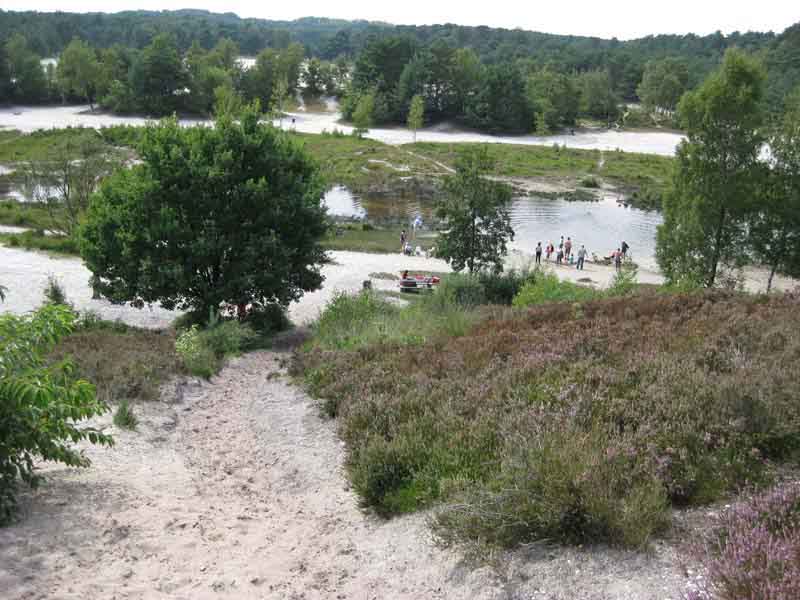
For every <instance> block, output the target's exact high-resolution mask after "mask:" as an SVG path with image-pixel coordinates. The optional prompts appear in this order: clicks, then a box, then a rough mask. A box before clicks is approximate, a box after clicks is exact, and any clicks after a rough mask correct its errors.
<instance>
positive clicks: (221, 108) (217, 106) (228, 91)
mask: <svg viewBox="0 0 800 600" xmlns="http://www.w3.org/2000/svg"><path fill="white" fill-rule="evenodd" d="M243 108H244V105H243V103H242V97H241V96H240V95H239V92H237V91H236V90H235V89H233V87H231V86H230V85H221V86H219V87H218V88H216V89H215V90H214V116H215V117H222V116H227V117H233V118H236V117H238V116H239V114H240V113H241V112H242V109H243Z"/></svg>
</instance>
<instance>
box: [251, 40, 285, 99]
mask: <svg viewBox="0 0 800 600" xmlns="http://www.w3.org/2000/svg"><path fill="white" fill-rule="evenodd" d="M279 72H280V71H279V65H278V52H277V51H275V50H272V49H270V48H268V49H266V50H264V51H262V52H259V54H258V56H256V64H255V65H253V67H252V68H251V69H250V70H249V71H247V72H246V73H245V74H244V77H243V81H242V86H243V93H244V97H245V98H246V99H247V100H248V101H253V100H258V101H259V104H260V105H261V108H262V109H264V110H265V111H269V110H270V108H271V107H272V102H273V91H274V87H275V84H276V82H277V81H278V80H279V79H283V80H286V78H285V77H280V75H279ZM286 85H287V89H288V85H289V84H288V80H287V83H286Z"/></svg>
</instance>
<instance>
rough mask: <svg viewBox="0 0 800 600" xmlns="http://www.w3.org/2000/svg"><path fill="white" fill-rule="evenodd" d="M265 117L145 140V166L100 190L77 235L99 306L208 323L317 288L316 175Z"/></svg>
mask: <svg viewBox="0 0 800 600" xmlns="http://www.w3.org/2000/svg"><path fill="white" fill-rule="evenodd" d="M259 116H260V109H259V107H258V106H257V105H254V106H250V107H248V108H246V109H245V110H244V111H243V112H242V114H241V115H240V117H239V120H238V121H235V120H233V119H232V118H231V117H230V116H227V115H225V116H222V117H221V118H219V119H218V120H217V121H216V126H215V127H213V128H212V127H192V128H183V127H180V126H179V125H178V123H177V122H176V121H175V120H174V119H169V120H166V121H163V122H161V123H159V124H157V125H152V126H149V127H148V128H147V130H146V131H145V132H144V134H143V139H142V141H141V144H140V147H139V153H140V156H141V159H142V164H140V165H137V166H134V167H133V168H131V169H128V170H122V171H119V172H117V173H116V174H115V175H114V176H113V177H111V178H110V179H109V180H107V181H106V182H105V183H104V184H103V185H102V187H101V189H100V191H99V192H98V193H97V194H96V195H95V196H94V198H93V201H92V204H91V206H90V209H89V213H88V217H87V220H86V224H85V225H84V227H83V228H82V236H81V237H82V239H81V252H82V255H83V257H84V260H85V261H86V264H87V266H88V267H89V269H90V270H91V271H92V273H94V275H95V277H96V278H97V279H98V280H99V282H98V285H97V288H98V291H100V293H101V294H103V295H104V296H106V297H108V298H109V299H111V300H112V301H117V302H131V303H134V304H137V305H142V304H143V303H154V302H158V303H160V304H161V305H162V306H163V307H165V308H169V309H172V308H179V309H189V310H193V311H195V312H196V313H197V314H200V315H208V314H209V311H216V310H217V309H218V308H219V306H220V304H222V303H228V304H233V305H243V304H250V303H253V304H267V303H278V304H281V305H283V306H285V305H287V304H288V303H289V302H291V301H293V300H296V299H298V298H299V297H300V296H301V295H302V294H303V292H306V291H310V290H315V289H317V288H319V287H320V285H321V283H322V275H321V273H320V266H321V265H322V264H323V263H325V262H326V257H325V253H324V251H323V249H322V247H321V246H320V244H319V240H320V239H321V237H322V236H323V235H324V233H325V231H326V227H327V224H326V215H325V208H324V206H323V204H322V192H323V185H322V182H321V179H320V176H319V174H318V169H317V167H316V166H315V165H314V163H313V162H312V161H311V160H310V159H309V158H308V156H307V155H306V154H305V152H304V151H303V150H302V148H301V147H300V146H299V145H297V144H296V143H295V142H293V141H292V140H291V139H290V138H289V136H288V135H287V134H284V133H283V132H281V131H280V130H277V129H275V128H273V127H272V126H271V125H265V124H263V123H260V122H259Z"/></svg>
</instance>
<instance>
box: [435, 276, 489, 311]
mask: <svg viewBox="0 0 800 600" xmlns="http://www.w3.org/2000/svg"><path fill="white" fill-rule="evenodd" d="M429 298H430V299H431V300H432V301H431V302H428V305H429V306H437V307H439V309H440V310H441V309H442V308H443V307H447V306H460V307H462V308H474V307H476V306H480V305H481V304H486V288H485V287H484V286H483V283H481V280H480V279H479V278H478V276H475V275H466V274H462V273H452V274H450V275H446V276H444V277H443V278H442V280H441V281H440V283H439V286H438V288H437V289H436V291H435V293H434V294H433V295H432V296H429Z"/></svg>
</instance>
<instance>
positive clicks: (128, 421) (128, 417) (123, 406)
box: [113, 399, 139, 431]
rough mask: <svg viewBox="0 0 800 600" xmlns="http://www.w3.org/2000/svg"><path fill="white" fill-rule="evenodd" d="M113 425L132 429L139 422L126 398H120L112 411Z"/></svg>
mask: <svg viewBox="0 0 800 600" xmlns="http://www.w3.org/2000/svg"><path fill="white" fill-rule="evenodd" d="M113 421H114V425H116V426H117V427H119V428H120V429H128V430H130V431H133V430H135V429H136V426H137V425H138V424H139V419H138V418H137V417H136V415H135V414H134V412H133V409H132V408H131V405H130V403H129V402H128V400H127V399H124V400H122V401H121V402H120V403H119V405H118V406H117V410H115V411H114V418H113Z"/></svg>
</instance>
